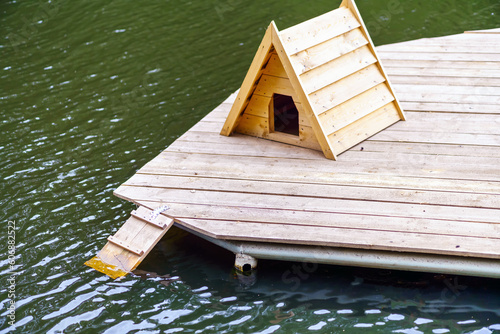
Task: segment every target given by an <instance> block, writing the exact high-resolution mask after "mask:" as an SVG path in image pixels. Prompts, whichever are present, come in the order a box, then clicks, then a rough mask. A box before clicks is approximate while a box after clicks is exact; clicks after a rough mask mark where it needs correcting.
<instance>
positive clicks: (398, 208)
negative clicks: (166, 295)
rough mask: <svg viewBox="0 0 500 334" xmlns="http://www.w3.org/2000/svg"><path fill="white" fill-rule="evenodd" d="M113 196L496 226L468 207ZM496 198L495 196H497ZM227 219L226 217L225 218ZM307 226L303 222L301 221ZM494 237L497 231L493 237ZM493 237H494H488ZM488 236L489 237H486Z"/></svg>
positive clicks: (155, 193) (185, 194)
mask: <svg viewBox="0 0 500 334" xmlns="http://www.w3.org/2000/svg"><path fill="white" fill-rule="evenodd" d="M116 195H117V196H118V197H121V198H123V199H127V200H131V201H134V202H135V201H155V202H165V201H166V200H167V201H168V203H169V206H170V205H173V204H174V203H184V204H199V205H217V206H233V207H246V208H261V209H280V210H294V211H308V212H326V213H338V214H353V215H355V214H358V215H366V216H368V217H372V218H371V219H372V220H373V221H374V222H377V224H380V225H382V224H383V222H382V221H381V220H382V219H383V217H399V218H419V219H425V220H429V219H431V220H450V221H457V222H458V221H462V222H472V221H475V222H477V223H484V222H489V223H494V224H496V225H498V224H499V219H500V217H499V215H498V208H495V209H489V208H468V207H460V206H437V205H428V204H413V203H411V204H409V203H394V202H383V201H376V200H371V201H366V200H348V199H336V198H323V197H320V198H317V197H308V196H286V195H273V194H265V193H263V194H259V195H256V194H253V193H242V192H224V191H222V192H215V191H203V190H195V191H192V190H187V189H170V188H153V187H130V186H120V187H119V188H118V189H117V191H116ZM497 196H498V195H497ZM228 218H230V217H228ZM303 225H307V222H303ZM496 235H498V232H497V234H496ZM491 236H495V235H491ZM487 237H490V235H487Z"/></svg>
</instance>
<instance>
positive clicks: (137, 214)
mask: <svg viewBox="0 0 500 334" xmlns="http://www.w3.org/2000/svg"><path fill="white" fill-rule="evenodd" d="M130 215H131V216H132V217H135V218H137V219H140V220H142V221H144V222H145V223H148V224H150V225H152V226H155V227H157V228H160V229H162V230H164V229H165V228H167V226H168V224H167V223H166V222H161V223H158V222H156V221H154V220H151V219H149V218H148V217H146V216H145V215H144V214H142V215H141V214H140V213H138V212H137V211H132V212H131V213H130ZM140 255H142V254H140Z"/></svg>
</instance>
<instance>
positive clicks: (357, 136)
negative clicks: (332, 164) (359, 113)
mask: <svg viewBox="0 0 500 334" xmlns="http://www.w3.org/2000/svg"><path fill="white" fill-rule="evenodd" d="M397 111H398V110H397V108H396V106H395V104H394V103H393V102H391V103H390V104H388V105H386V106H384V107H382V108H380V109H378V110H376V111H374V112H372V113H371V114H369V115H367V116H365V117H363V118H361V119H359V120H357V121H356V122H354V123H352V124H350V125H348V126H346V127H344V128H342V129H340V130H338V131H336V132H334V133H332V134H330V135H329V136H328V138H329V139H330V140H331V141H332V146H334V147H335V154H340V153H342V152H344V151H346V150H348V149H350V148H351V147H353V146H354V145H356V144H358V143H359V142H361V141H363V140H365V139H366V138H369V137H371V136H373V135H374V134H376V133H377V132H380V131H381V130H383V129H385V128H386V127H388V126H391V125H392V124H394V123H396V122H397V121H399V120H400V118H399V114H398V112H397ZM394 112H396V113H394Z"/></svg>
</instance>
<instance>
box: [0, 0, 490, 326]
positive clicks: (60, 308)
mask: <svg viewBox="0 0 500 334" xmlns="http://www.w3.org/2000/svg"><path fill="white" fill-rule="evenodd" d="M339 3H340V1H333V0H328V1H326V0H325V1H319V0H318V1H295V0H294V1H287V2H284V1H263V0H258V1H242V0H227V1H212V0H208V1H185V0H179V1H169V0H163V1H158V0H151V1H147V2H146V1H125V0H114V1H110V0H103V1H93V0H87V1H63V0H52V1H49V2H47V1H34V0H25V1H3V0H0V116H1V117H0V130H1V132H0V134H1V136H0V182H1V183H0V194H1V195H0V204H1V206H0V208H1V210H0V222H1V223H0V226H1V228H2V230H1V233H0V240H1V247H0V282H1V284H0V333H120V334H121V333H176V332H179V333H340V332H346V333H481V334H482V333H493V332H496V333H500V288H499V284H498V281H496V280H487V279H477V278H476V279H475V278H466V277H453V276H451V277H450V276H449V277H443V276H439V275H431V274H418V273H398V272H387V271H380V270H363V269H359V268H358V269H357V268H343V267H336V266H317V265H313V264H305V263H288V262H278V261H276V262H275V261H261V262H260V267H259V270H258V272H257V273H255V274H254V275H253V276H242V277H239V276H238V275H236V274H235V273H234V272H233V271H232V264H233V255H232V254H229V253H228V252H226V251H224V250H221V249H219V248H218V247H216V246H213V245H211V244H208V243H206V242H202V241H200V240H199V239H197V238H196V237H194V236H191V235H188V234H186V233H185V232H182V231H180V230H177V229H173V230H171V231H169V233H168V235H167V237H165V238H164V239H163V240H162V241H161V242H160V243H159V244H158V245H157V247H155V249H154V250H153V252H152V253H151V255H150V256H149V257H148V258H147V259H146V260H145V262H144V263H143V264H142V265H141V266H140V268H139V269H140V270H141V271H139V272H137V274H135V275H130V276H128V277H126V278H124V279H122V280H116V281H113V280H111V279H109V278H108V277H106V276H104V275H102V274H100V273H98V272H96V271H94V270H92V269H90V268H88V267H85V266H83V263H84V262H85V261H86V260H88V259H89V258H91V257H92V256H94V255H95V254H96V253H97V252H98V251H99V249H100V248H101V247H102V246H103V245H104V244H105V242H106V238H107V237H108V236H109V235H110V234H113V233H114V232H115V231H116V230H117V229H118V228H119V227H120V226H121V224H122V223H123V222H124V220H125V219H126V218H127V217H128V215H129V212H130V211H131V210H132V209H134V207H133V205H131V204H130V203H127V202H125V201H122V200H120V199H118V198H115V197H113V194H112V192H113V190H114V189H115V188H117V187H118V185H120V184H121V183H123V182H124V181H126V180H127V179H128V178H129V177H130V176H132V175H133V174H134V173H135V172H136V171H137V170H138V169H139V168H140V167H141V166H142V165H144V164H145V163H146V162H148V161H149V160H151V159H152V158H153V157H155V156H156V155H157V154H158V153H159V152H161V151H162V150H163V149H164V148H165V147H167V146H168V145H169V144H170V143H172V142H173V141H174V140H175V139H176V138H177V137H179V136H180V135H181V134H183V133H184V132H185V131H186V130H187V129H189V128H190V127H191V126H192V125H194V124H195V123H196V122H197V121H198V120H200V119H201V118H202V117H203V116H204V115H206V114H207V113H208V112H209V111H211V110H212V109H213V108H214V107H215V106H217V105H218V104H219V103H220V102H221V101H222V100H224V99H225V98H227V96H229V94H230V93H232V92H233V91H235V90H236V89H237V88H238V87H239V84H240V83H241V81H242V79H243V76H244V74H245V72H246V70H247V68H248V66H249V63H250V61H251V59H252V57H253V55H254V52H255V50H256V47H257V45H258V44H259V42H260V39H261V38H262V36H263V33H264V30H265V28H266V27H267V25H268V24H269V22H270V21H271V20H273V19H274V20H275V21H276V23H277V25H278V27H279V28H280V29H284V28H286V27H289V26H291V25H294V24H297V23H299V22H301V21H303V20H306V19H309V18H312V17H314V16H317V15H319V14H321V13H324V12H326V11H329V10H331V9H333V8H336V7H337V6H338V5H339ZM358 6H359V8H360V11H361V13H362V15H363V16H364V18H365V21H366V23H367V26H368V28H369V30H370V32H371V33H372V37H373V39H374V42H375V44H377V45H380V44H386V43H393V42H398V41H404V40H411V39H417V38H422V37H434V36H439V35H449V34H455V33H461V32H463V31H464V30H473V29H487V28H495V27H500V2H499V1H498V0H468V1H465V0H441V1H420V0H419V1H399V0H389V1H382V0H371V1H369V0H359V1H358ZM14 225H15V229H13V227H14ZM14 232H15V233H14ZM14 236H15V246H16V251H15V257H13V256H11V257H10V258H9V248H8V246H9V243H10V244H11V245H12V244H13V243H14V238H13V237H14ZM12 255H13V254H12ZM13 294H15V296H13ZM11 300H14V301H15V321H14V323H15V325H14V326H12V325H10V324H9V322H11V323H12V317H13V311H12V312H11V309H13V306H12V307H11ZM11 316H12V317H11Z"/></svg>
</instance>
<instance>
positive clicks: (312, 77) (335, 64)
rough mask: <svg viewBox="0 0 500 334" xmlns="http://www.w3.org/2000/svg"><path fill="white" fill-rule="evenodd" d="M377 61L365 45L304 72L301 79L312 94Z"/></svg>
mask: <svg viewBox="0 0 500 334" xmlns="http://www.w3.org/2000/svg"><path fill="white" fill-rule="evenodd" d="M376 62H377V59H376V58H375V56H373V54H372V53H371V52H370V49H369V48H368V47H367V46H363V47H361V48H359V49H357V50H355V51H353V52H350V53H348V54H345V55H343V56H342V57H340V58H337V59H335V60H333V61H331V62H328V63H326V64H324V65H322V66H319V67H316V68H315V69H313V70H311V71H308V72H306V73H304V74H302V75H301V76H300V79H301V80H302V81H303V83H304V89H305V90H306V92H307V94H311V93H314V92H315V91H317V90H320V89H321V88H323V87H326V86H328V85H329V84H331V83H333V82H336V81H338V80H340V79H342V78H345V77H346V76H348V75H351V74H353V73H355V72H358V71H360V70H362V69H363V68H365V67H367V66H369V65H371V64H374V63H376Z"/></svg>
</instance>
